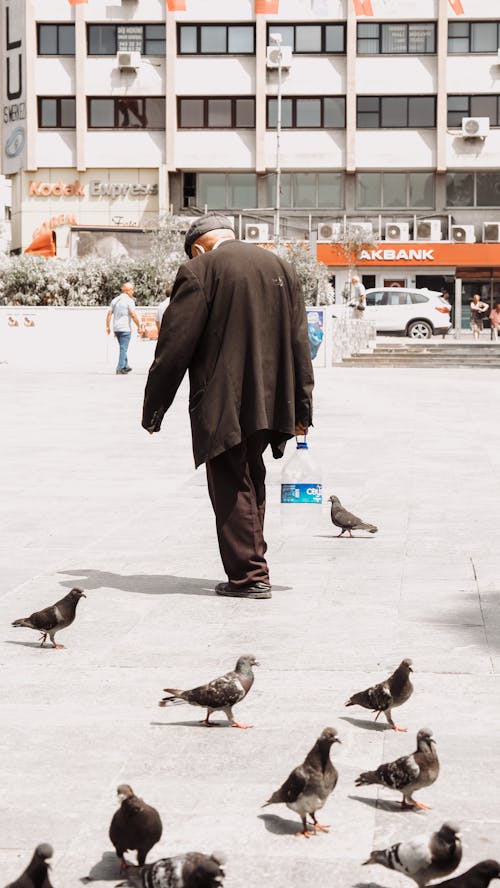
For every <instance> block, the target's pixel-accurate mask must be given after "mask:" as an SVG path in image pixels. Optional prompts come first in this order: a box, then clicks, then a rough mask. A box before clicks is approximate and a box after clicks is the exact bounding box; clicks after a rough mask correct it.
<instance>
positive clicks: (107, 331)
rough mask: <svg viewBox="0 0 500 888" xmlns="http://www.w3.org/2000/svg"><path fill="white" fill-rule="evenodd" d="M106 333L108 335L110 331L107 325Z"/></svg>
mask: <svg viewBox="0 0 500 888" xmlns="http://www.w3.org/2000/svg"><path fill="white" fill-rule="evenodd" d="M106 333H107V335H108V336H109V334H110V333H111V330H110V329H109V327H106Z"/></svg>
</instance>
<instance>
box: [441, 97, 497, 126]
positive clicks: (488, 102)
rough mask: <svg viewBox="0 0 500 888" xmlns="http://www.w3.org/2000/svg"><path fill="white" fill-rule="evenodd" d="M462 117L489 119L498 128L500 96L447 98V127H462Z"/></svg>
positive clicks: (491, 124)
mask: <svg viewBox="0 0 500 888" xmlns="http://www.w3.org/2000/svg"><path fill="white" fill-rule="evenodd" d="M462 117H489V119H490V126H500V96H498V95H496V96H448V126H462Z"/></svg>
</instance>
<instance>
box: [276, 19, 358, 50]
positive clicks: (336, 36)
mask: <svg viewBox="0 0 500 888" xmlns="http://www.w3.org/2000/svg"><path fill="white" fill-rule="evenodd" d="M271 34H281V38H282V39H281V42H282V45H283V46H291V47H292V50H293V52H295V53H323V54H328V55H334V54H335V53H344V52H345V24H343V23H339V24H335V25H327V24H313V25H309V24H300V25H282V24H278V23H276V24H272V25H268V26H267V45H268V46H269V45H270V43H271Z"/></svg>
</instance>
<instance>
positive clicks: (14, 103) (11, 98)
mask: <svg viewBox="0 0 500 888" xmlns="http://www.w3.org/2000/svg"><path fill="white" fill-rule="evenodd" d="M25 6H26V4H25V2H24V0H1V9H2V61H1V65H2V69H3V70H2V85H3V86H2V172H3V173H7V174H10V173H17V172H19V170H22V169H24V167H25V166H26V101H25V99H26V95H25V93H26V68H25Z"/></svg>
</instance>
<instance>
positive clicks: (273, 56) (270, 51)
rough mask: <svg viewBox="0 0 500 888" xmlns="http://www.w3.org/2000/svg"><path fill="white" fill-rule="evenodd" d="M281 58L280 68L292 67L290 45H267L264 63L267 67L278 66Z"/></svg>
mask: <svg viewBox="0 0 500 888" xmlns="http://www.w3.org/2000/svg"><path fill="white" fill-rule="evenodd" d="M280 58H281V67H282V68H291V67H292V47H291V46H268V47H267V54H266V65H267V67H268V68H279V67H280Z"/></svg>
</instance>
